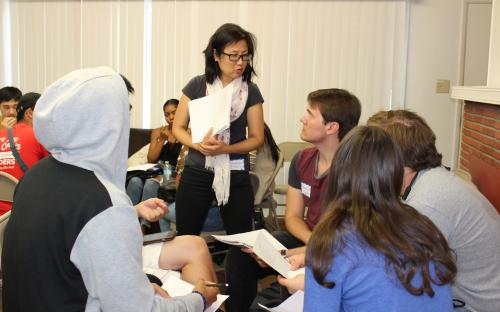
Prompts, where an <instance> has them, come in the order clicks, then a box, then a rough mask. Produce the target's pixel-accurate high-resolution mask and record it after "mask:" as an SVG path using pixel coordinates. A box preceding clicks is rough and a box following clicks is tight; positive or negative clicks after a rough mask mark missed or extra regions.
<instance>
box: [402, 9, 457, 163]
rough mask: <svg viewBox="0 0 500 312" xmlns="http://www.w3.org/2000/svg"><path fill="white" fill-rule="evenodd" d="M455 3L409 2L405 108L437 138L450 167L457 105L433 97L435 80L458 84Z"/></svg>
mask: <svg viewBox="0 0 500 312" xmlns="http://www.w3.org/2000/svg"><path fill="white" fill-rule="evenodd" d="M461 3H462V1H457V0H439V1H436V0H414V1H412V2H411V11H410V33H409V47H408V49H409V51H408V67H407V69H408V71H407V85H406V101H405V102H406V108H408V109H410V110H412V111H415V112H417V113H418V114H419V115H421V116H423V117H424V118H425V119H426V120H427V122H428V124H429V125H430V127H431V128H432V129H433V130H434V132H435V133H436V137H437V148H438V151H440V152H441V153H442V154H443V163H444V164H445V165H448V166H450V165H453V164H454V158H455V152H454V151H455V140H456V136H457V135H458V134H459V133H458V128H457V127H458V124H457V123H459V120H457V113H458V111H459V105H458V104H456V101H454V100H451V99H450V95H449V94H448V93H440V94H437V93H436V92H435V87H436V86H435V85H436V80H437V79H447V80H451V85H457V84H458V75H459V55H460V46H459V44H460V29H461V26H460V23H461V5H462V4H461Z"/></svg>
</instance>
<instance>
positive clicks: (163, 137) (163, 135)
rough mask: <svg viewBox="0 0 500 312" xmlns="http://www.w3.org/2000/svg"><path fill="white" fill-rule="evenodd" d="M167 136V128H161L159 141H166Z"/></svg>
mask: <svg viewBox="0 0 500 312" xmlns="http://www.w3.org/2000/svg"><path fill="white" fill-rule="evenodd" d="M168 134H169V131H168V126H163V127H161V128H160V139H161V140H164V141H166V140H168Z"/></svg>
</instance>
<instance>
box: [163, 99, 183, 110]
mask: <svg viewBox="0 0 500 312" xmlns="http://www.w3.org/2000/svg"><path fill="white" fill-rule="evenodd" d="M167 105H174V106H175V107H177V106H179V100H178V99H170V100H166V101H165V103H164V104H163V110H165V107H167Z"/></svg>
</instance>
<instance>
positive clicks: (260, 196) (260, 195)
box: [250, 151, 283, 205]
mask: <svg viewBox="0 0 500 312" xmlns="http://www.w3.org/2000/svg"><path fill="white" fill-rule="evenodd" d="M278 155H279V156H278V161H277V162H276V166H275V167H274V170H273V172H272V173H271V175H270V176H269V179H267V180H266V181H267V183H266V184H267V185H263V186H261V185H260V181H259V178H258V177H257V175H255V174H253V173H252V174H253V176H250V178H251V182H252V185H254V186H256V187H257V188H255V189H254V200H255V201H254V204H255V205H258V204H260V203H261V202H262V201H263V200H265V199H266V198H265V197H266V196H272V194H273V191H274V186H275V181H274V180H275V179H276V175H278V172H279V171H280V168H281V167H283V153H282V152H281V151H279V152H278ZM252 178H253V179H252ZM255 179H256V180H257V181H255ZM259 187H265V188H266V190H262V191H260V192H257V189H258V188H259ZM269 189H270V190H269Z"/></svg>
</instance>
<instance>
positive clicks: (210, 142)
mask: <svg viewBox="0 0 500 312" xmlns="http://www.w3.org/2000/svg"><path fill="white" fill-rule="evenodd" d="M227 146H228V144H226V143H224V142H223V141H221V140H218V139H216V138H215V136H212V129H210V130H209V131H208V132H207V134H205V137H204V138H203V141H202V142H201V143H198V151H199V152H200V153H202V154H203V155H205V156H216V155H220V154H227V150H226V148H227Z"/></svg>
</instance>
